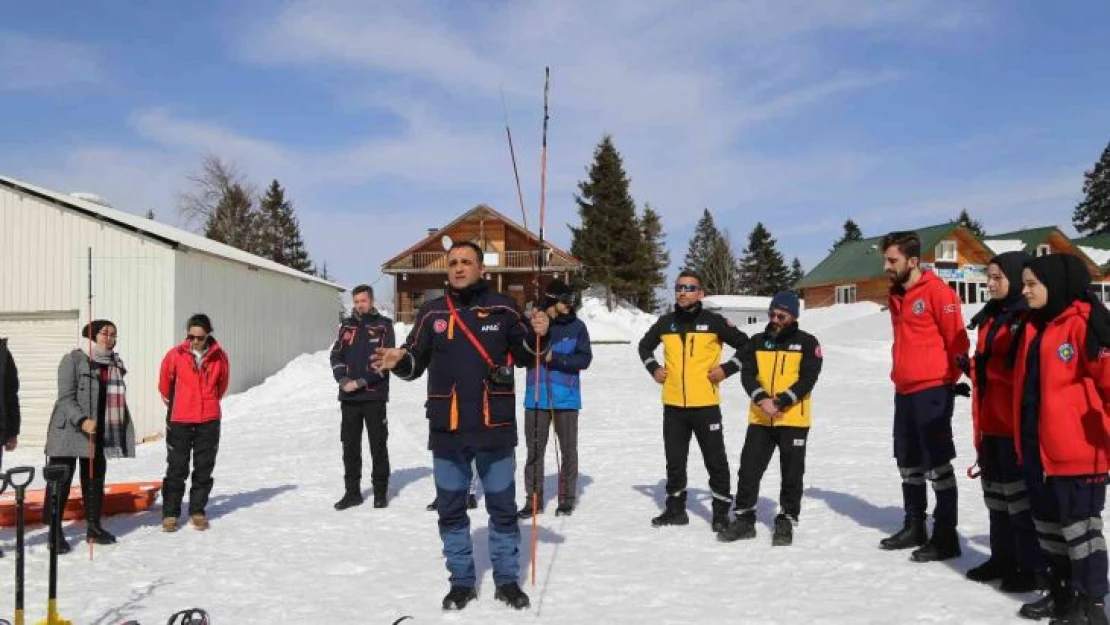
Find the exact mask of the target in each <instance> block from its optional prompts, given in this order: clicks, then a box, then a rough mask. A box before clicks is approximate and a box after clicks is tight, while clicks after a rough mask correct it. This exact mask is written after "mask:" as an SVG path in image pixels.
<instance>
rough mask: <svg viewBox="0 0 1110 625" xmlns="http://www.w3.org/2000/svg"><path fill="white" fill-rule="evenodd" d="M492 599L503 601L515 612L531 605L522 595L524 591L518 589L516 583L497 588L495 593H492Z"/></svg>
mask: <svg viewBox="0 0 1110 625" xmlns="http://www.w3.org/2000/svg"><path fill="white" fill-rule="evenodd" d="M493 598H494V599H497V600H498V601H503V602H505V603H506V604H508V605H509V606H511V607H513V608H515V609H517V610H523V609H524V608H527V607H528V606H529V605H531V603H530V602H529V601H528V595H526V594H524V591H523V590H521V589H520V586H519V585H518V584H517V583H516V582H509V583H508V584H501V585H500V586H498V587H497V591H496V592H494V593H493Z"/></svg>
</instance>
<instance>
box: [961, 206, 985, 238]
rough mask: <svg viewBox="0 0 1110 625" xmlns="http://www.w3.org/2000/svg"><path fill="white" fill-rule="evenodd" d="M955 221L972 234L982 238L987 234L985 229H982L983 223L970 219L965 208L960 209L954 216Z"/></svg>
mask: <svg viewBox="0 0 1110 625" xmlns="http://www.w3.org/2000/svg"><path fill="white" fill-rule="evenodd" d="M956 223H957V224H959V225H961V226H963V227H964V228H967V229H968V230H970V231H971V233H972V234H974V235H975V236H977V237H979V238H980V239H982V238H983V237H985V236H987V233H986V231H984V230H983V224H981V223H979V221H978V220H975V219H972V218H971V215H969V214H968V213H967V209H966V208H963V209H960V216H959V217H957V218H956Z"/></svg>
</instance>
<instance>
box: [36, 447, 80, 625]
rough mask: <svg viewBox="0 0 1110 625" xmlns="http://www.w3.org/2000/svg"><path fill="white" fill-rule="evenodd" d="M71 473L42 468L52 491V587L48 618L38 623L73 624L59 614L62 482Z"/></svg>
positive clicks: (65, 469)
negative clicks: (59, 546) (59, 544)
mask: <svg viewBox="0 0 1110 625" xmlns="http://www.w3.org/2000/svg"><path fill="white" fill-rule="evenodd" d="M68 475H69V468H68V467H66V466H65V465H60V464H48V465H46V466H45V467H43V469H42V476H43V477H44V478H46V482H47V486H48V488H49V491H50V533H49V540H50V587H49V592H48V595H47V600H46V620H44V621H39V622H38V625H72V623H71V622H70V621H67V620H65V619H63V618H62V617H60V616H58V535H59V534H61V533H62V510H61V506H60V505H59V504H60V503H61V493H60V492H59V491H60V490H61V483H62V481H64V480H65V478H66V477H67V476H68Z"/></svg>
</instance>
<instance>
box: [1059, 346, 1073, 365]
mask: <svg viewBox="0 0 1110 625" xmlns="http://www.w3.org/2000/svg"><path fill="white" fill-rule="evenodd" d="M1056 356H1058V357H1059V358H1060V362H1065V363H1066V362H1071V359H1072V358H1074V357H1075V348H1074V347H1072V346H1071V343H1064V344H1063V345H1061V346H1060V347H1058V348H1056Z"/></svg>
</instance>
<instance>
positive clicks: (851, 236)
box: [829, 218, 863, 252]
mask: <svg viewBox="0 0 1110 625" xmlns="http://www.w3.org/2000/svg"><path fill="white" fill-rule="evenodd" d="M862 240H863V232H862V231H861V230H860V229H859V225H858V224H856V222H854V221H852V220H851V218H849V219H848V221H846V222H844V234H843V235H842V236H841V237H840V239H838V240H837V241H836V243H833V246H832V249H830V250H829V251H830V252H833V251H835V250H836V248H838V247H840V246H841V245H844V244H845V243H847V242H849V241H862Z"/></svg>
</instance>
